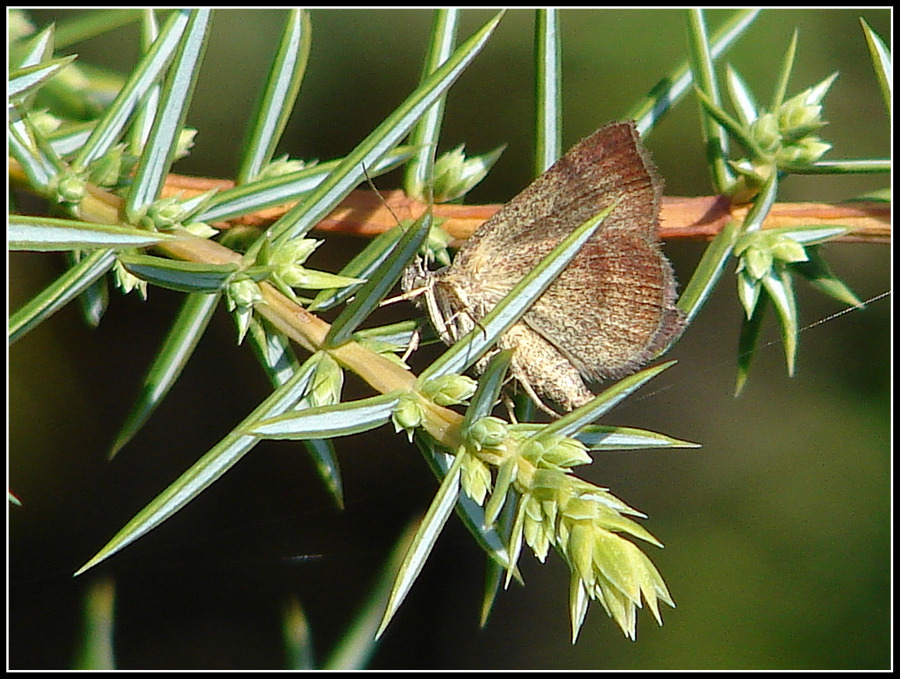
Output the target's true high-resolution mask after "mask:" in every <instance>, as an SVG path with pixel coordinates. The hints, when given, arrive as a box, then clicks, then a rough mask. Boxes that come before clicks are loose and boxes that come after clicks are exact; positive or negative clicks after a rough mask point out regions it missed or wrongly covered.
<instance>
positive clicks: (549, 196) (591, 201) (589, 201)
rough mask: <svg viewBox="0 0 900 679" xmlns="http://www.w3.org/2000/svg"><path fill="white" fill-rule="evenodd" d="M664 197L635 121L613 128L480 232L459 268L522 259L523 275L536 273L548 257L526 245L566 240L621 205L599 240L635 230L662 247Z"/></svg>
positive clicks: (581, 145)
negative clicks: (660, 224)
mask: <svg viewBox="0 0 900 679" xmlns="http://www.w3.org/2000/svg"><path fill="white" fill-rule="evenodd" d="M661 195H662V181H661V179H660V178H659V175H658V174H657V172H656V169H655V168H654V166H653V163H652V161H651V160H650V155H649V153H648V152H647V151H646V150H645V149H644V147H643V145H642V144H641V141H640V135H639V134H638V132H637V128H636V127H635V125H634V122H633V121H628V122H624V123H612V124H610V125H606V126H604V127H602V128H600V129H599V130H597V131H596V132H595V133H594V134H592V135H590V136H589V137H586V138H585V139H582V140H581V141H580V142H578V143H577V144H576V145H575V146H574V147H572V149H571V150H570V151H569V152H568V153H567V154H566V155H565V156H563V157H562V158H560V159H559V160H558V161H557V162H556V163H554V164H553V165H552V166H551V167H550V168H549V169H548V170H547V171H546V172H545V173H544V174H542V175H541V176H540V177H538V178H537V179H535V180H534V181H533V182H532V183H531V184H530V185H529V186H528V187H526V188H525V189H524V190H523V191H522V192H521V193H519V194H518V195H517V196H516V197H515V198H513V199H512V200H511V201H509V202H508V203H507V204H506V205H505V206H503V208H501V209H500V211H499V212H497V213H496V214H495V215H494V216H493V217H491V218H490V219H489V220H488V221H487V222H485V223H484V224H483V225H482V226H481V227H479V229H478V230H477V231H476V232H475V234H474V235H473V236H472V237H471V238H470V239H469V240H468V241H467V242H466V244H465V245H464V246H463V247H462V248H461V249H460V251H459V252H458V253H457V256H456V260H455V261H454V265H453V266H455V267H459V268H461V267H465V266H467V264H468V260H469V259H470V258H476V259H478V258H486V257H494V256H497V255H502V254H506V253H510V252H514V253H515V270H517V271H521V272H526V271H530V270H531V268H533V267H534V265H535V264H536V263H537V262H538V261H540V258H541V256H542V255H541V254H540V253H538V252H537V251H536V249H534V248H528V247H525V244H527V243H529V242H533V241H544V240H546V239H551V240H552V239H556V240H559V239H560V238H563V237H565V236H567V235H568V234H569V233H571V232H572V231H573V230H574V229H575V228H577V227H578V226H580V225H581V224H583V223H584V222H585V221H587V220H588V219H590V218H591V217H593V216H594V215H596V214H598V213H599V212H600V211H602V210H603V209H605V208H607V207H608V206H609V205H610V204H611V203H612V202H613V201H614V200H616V199H618V198H622V199H623V200H621V202H620V203H619V204H618V205H617V206H616V208H615V209H614V210H613V212H612V214H610V215H609V216H608V217H607V218H606V220H605V221H604V223H603V224H602V225H601V227H600V229H599V230H598V232H597V235H595V236H594V238H595V239H596V238H600V237H602V234H603V233H605V232H609V231H627V232H629V233H633V234H640V235H642V236H643V237H645V238H647V239H650V240H656V234H657V228H658V222H659V201H660V197H661ZM544 254H546V253H544Z"/></svg>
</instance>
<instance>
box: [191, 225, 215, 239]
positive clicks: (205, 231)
mask: <svg viewBox="0 0 900 679" xmlns="http://www.w3.org/2000/svg"><path fill="white" fill-rule="evenodd" d="M184 230H185V231H187V232H188V233H190V234H191V235H192V236H196V237H197V238H212V237H213V236H217V235H218V234H219V232H218V231H217V230H216V229H214V228H212V227H211V226H210V225H209V224H207V223H206V222H190V223H188V224H185V225H184Z"/></svg>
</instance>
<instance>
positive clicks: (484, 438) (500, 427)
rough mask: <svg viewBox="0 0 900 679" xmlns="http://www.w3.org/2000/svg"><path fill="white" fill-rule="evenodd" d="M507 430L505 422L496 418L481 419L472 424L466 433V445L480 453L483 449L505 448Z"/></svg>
mask: <svg viewBox="0 0 900 679" xmlns="http://www.w3.org/2000/svg"><path fill="white" fill-rule="evenodd" d="M508 436H509V430H508V429H507V427H506V422H504V421H503V420H501V419H500V418H498V417H493V416H490V415H489V416H487V417H482V418H480V419H478V420H476V421H475V422H474V423H472V426H471V427H469V431H468V432H467V433H466V443H467V445H468V446H469V447H470V448H471V449H472V450H476V451H480V450H482V449H484V448H492V449H497V448H500V447H501V446H502V447H504V448H505V445H504V444H505V443H506V439H507V437H508Z"/></svg>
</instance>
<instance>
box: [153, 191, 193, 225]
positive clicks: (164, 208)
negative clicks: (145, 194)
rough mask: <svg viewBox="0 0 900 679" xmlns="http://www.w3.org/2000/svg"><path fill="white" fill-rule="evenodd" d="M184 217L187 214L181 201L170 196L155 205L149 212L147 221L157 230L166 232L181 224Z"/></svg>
mask: <svg viewBox="0 0 900 679" xmlns="http://www.w3.org/2000/svg"><path fill="white" fill-rule="evenodd" d="M184 216H185V212H184V207H183V206H182V205H181V201H180V200H179V199H178V198H177V197H175V196H170V197H168V198H161V199H159V200H158V201H156V202H155V203H153V204H152V205H151V206H150V207H149V209H148V210H147V216H146V219H148V220H149V221H150V223H151V224H152V225H153V226H154V227H155V228H156V229H161V230H164V229H169V228H171V227H173V226H175V225H176V224H178V223H179V222H181V220H182V219H183V218H184Z"/></svg>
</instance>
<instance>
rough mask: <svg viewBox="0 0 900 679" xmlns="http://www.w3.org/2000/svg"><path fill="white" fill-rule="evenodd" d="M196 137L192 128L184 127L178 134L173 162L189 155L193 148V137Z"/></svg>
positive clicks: (195, 131)
mask: <svg viewBox="0 0 900 679" xmlns="http://www.w3.org/2000/svg"><path fill="white" fill-rule="evenodd" d="M196 136H197V130H195V129H194V128H192V127H185V128H184V129H182V130H181V132H179V133H178V141H177V142H176V143H175V155H174V156H173V160H181V159H182V158H186V157H187V156H189V155H190V152H191V149H192V148H193V147H194V137H196Z"/></svg>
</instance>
